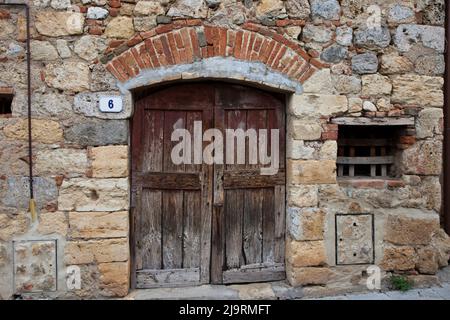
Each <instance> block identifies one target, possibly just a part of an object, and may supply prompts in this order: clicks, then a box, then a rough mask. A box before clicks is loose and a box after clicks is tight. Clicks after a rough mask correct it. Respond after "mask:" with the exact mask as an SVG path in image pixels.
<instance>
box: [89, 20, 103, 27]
mask: <svg viewBox="0 0 450 320" xmlns="http://www.w3.org/2000/svg"><path fill="white" fill-rule="evenodd" d="M86 25H87V26H101V25H103V22H101V21H100V20H94V19H86Z"/></svg>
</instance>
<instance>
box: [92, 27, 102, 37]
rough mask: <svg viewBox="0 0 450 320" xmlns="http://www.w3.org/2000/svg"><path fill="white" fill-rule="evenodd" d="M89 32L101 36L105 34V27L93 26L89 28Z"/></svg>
mask: <svg viewBox="0 0 450 320" xmlns="http://www.w3.org/2000/svg"><path fill="white" fill-rule="evenodd" d="M89 34H92V35H96V36H101V35H102V34H103V28H102V27H99V26H92V27H90V28H89Z"/></svg>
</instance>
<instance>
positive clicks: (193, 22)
mask: <svg viewBox="0 0 450 320" xmlns="http://www.w3.org/2000/svg"><path fill="white" fill-rule="evenodd" d="M186 25H187V26H190V27H193V26H201V25H202V20H201V19H188V20H186Z"/></svg>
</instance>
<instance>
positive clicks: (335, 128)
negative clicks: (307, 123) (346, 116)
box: [322, 123, 339, 131]
mask: <svg viewBox="0 0 450 320" xmlns="http://www.w3.org/2000/svg"><path fill="white" fill-rule="evenodd" d="M322 128H323V131H338V130H339V125H337V124H335V123H326V124H323V125H322Z"/></svg>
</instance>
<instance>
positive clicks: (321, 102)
mask: <svg viewBox="0 0 450 320" xmlns="http://www.w3.org/2000/svg"><path fill="white" fill-rule="evenodd" d="M291 108H292V111H293V114H294V115H295V116H298V117H304V118H311V117H320V116H332V115H338V114H340V113H343V112H346V111H347V110H348V101H347V97H346V96H337V95H318V94H302V95H293V97H292V101H291Z"/></svg>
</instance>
